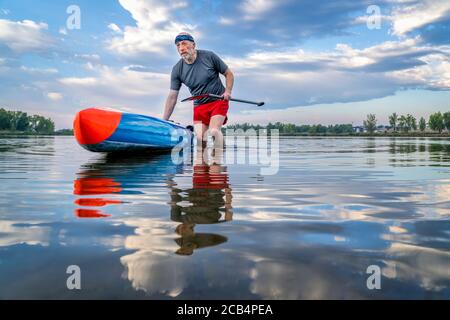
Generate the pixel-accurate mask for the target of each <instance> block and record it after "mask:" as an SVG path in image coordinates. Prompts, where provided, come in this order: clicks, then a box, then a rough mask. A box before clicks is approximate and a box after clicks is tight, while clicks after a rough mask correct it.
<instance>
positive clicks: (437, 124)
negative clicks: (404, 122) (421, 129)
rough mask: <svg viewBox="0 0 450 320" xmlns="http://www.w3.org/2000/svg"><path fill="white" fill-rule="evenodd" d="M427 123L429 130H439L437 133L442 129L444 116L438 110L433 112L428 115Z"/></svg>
mask: <svg viewBox="0 0 450 320" xmlns="http://www.w3.org/2000/svg"><path fill="white" fill-rule="evenodd" d="M428 125H429V127H430V129H431V130H434V131H439V133H441V132H442V130H443V129H444V117H443V116H442V114H441V113H440V112H437V113H433V114H431V115H430V119H429V120H428Z"/></svg>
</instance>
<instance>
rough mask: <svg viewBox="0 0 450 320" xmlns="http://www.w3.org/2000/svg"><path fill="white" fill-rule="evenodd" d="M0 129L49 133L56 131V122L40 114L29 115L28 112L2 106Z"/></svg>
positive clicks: (0, 110)
mask: <svg viewBox="0 0 450 320" xmlns="http://www.w3.org/2000/svg"><path fill="white" fill-rule="evenodd" d="M0 130H2V131H13V132H16V131H19V132H30V133H44V134H49V133H53V132H54V131H55V123H54V122H53V121H52V120H51V119H50V118H45V117H43V116H40V115H32V116H29V115H28V114H27V113H26V112H22V111H8V110H5V109H3V108H1V109H0Z"/></svg>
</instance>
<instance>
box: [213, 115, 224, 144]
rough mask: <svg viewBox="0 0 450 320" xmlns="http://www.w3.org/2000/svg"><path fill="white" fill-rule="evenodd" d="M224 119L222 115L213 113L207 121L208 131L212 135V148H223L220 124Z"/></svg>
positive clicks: (221, 124)
mask: <svg viewBox="0 0 450 320" xmlns="http://www.w3.org/2000/svg"><path fill="white" fill-rule="evenodd" d="M224 121H225V117H224V116H221V115H215V116H213V117H211V121H210V122H209V132H211V135H212V136H213V137H214V148H223V134H222V126H223V122H224Z"/></svg>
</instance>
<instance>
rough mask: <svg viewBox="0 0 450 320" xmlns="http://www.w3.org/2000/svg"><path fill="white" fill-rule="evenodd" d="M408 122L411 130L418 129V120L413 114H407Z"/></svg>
mask: <svg viewBox="0 0 450 320" xmlns="http://www.w3.org/2000/svg"><path fill="white" fill-rule="evenodd" d="M406 123H407V124H408V128H409V129H410V130H414V131H415V130H417V120H416V118H414V117H413V116H412V115H411V114H407V115H406Z"/></svg>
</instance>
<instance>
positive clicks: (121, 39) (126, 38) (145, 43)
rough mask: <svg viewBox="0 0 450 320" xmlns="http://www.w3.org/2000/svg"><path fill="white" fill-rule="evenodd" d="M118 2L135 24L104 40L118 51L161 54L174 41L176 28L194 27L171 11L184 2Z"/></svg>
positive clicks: (189, 30) (121, 0) (191, 29)
mask: <svg viewBox="0 0 450 320" xmlns="http://www.w3.org/2000/svg"><path fill="white" fill-rule="evenodd" d="M119 2H120V4H121V5H122V7H123V8H124V9H126V10H127V11H129V12H130V13H131V16H132V17H133V19H134V20H135V21H136V26H126V27H125V28H124V30H123V34H122V35H120V36H117V37H114V38H113V39H111V40H110V41H109V42H108V43H107V45H108V48H109V49H110V50H112V51H114V52H116V53H119V54H121V55H125V56H136V55H140V54H145V53H156V54H163V53H164V52H166V50H167V48H169V47H170V46H172V45H173V39H174V37H175V36H176V35H177V34H178V33H179V32H181V31H187V32H193V30H194V29H195V27H194V26H192V25H188V24H183V23H179V22H176V21H175V18H174V17H173V16H172V14H171V12H172V11H173V10H175V9H180V8H184V7H185V6H186V3H185V2H181V1H174V2H172V1H171V2H166V1H159V0H141V1H138V0H120V1H119ZM196 36H197V37H198V36H199V34H198V33H197V34H196Z"/></svg>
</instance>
